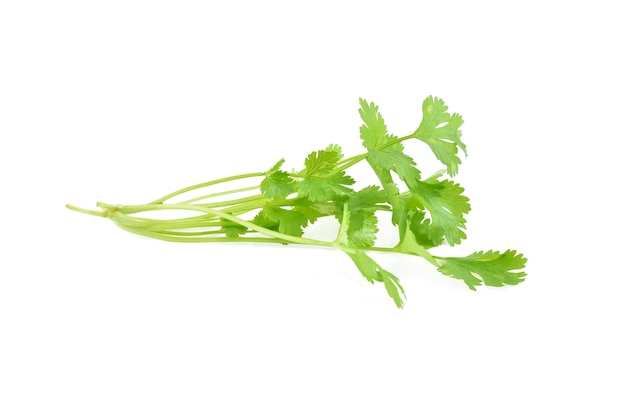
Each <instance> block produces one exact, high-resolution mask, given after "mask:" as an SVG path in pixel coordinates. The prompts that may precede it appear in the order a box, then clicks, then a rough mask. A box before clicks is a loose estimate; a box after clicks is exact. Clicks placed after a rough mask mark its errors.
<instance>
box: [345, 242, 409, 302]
mask: <svg viewBox="0 0 626 418" xmlns="http://www.w3.org/2000/svg"><path fill="white" fill-rule="evenodd" d="M344 252H345V253H346V254H348V256H349V257H350V258H351V259H352V261H353V262H354V264H355V265H356V267H357V268H358V269H359V271H360V272H361V274H362V275H363V277H365V278H366V279H367V281H368V282H370V283H374V282H382V283H384V285H385V289H387V293H388V294H389V296H390V297H391V298H392V299H393V301H394V303H395V304H396V306H397V307H398V308H402V307H404V300H403V299H406V295H405V293H404V289H403V288H402V285H400V280H399V279H398V278H397V277H396V276H394V275H393V274H392V273H390V272H388V271H387V270H385V269H383V268H382V267H381V266H379V265H378V264H377V263H376V262H375V261H374V260H372V259H371V258H370V257H369V256H368V255H367V254H365V252H364V251H360V250H352V251H344Z"/></svg>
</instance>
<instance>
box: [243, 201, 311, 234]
mask: <svg viewBox="0 0 626 418" xmlns="http://www.w3.org/2000/svg"><path fill="white" fill-rule="evenodd" d="M268 221H269V222H268ZM255 223H256V224H257V225H259V226H263V227H265V228H267V229H272V230H275V231H278V232H280V233H282V234H287V235H292V236H294V237H301V236H302V228H304V227H305V226H306V225H307V224H308V220H307V218H306V216H304V215H303V214H302V213H300V212H297V211H294V210H287V209H283V208H280V207H276V206H271V205H265V206H264V207H263V210H262V211H261V212H259V214H257V216H256V217H255Z"/></svg>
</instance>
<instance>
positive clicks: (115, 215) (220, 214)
mask: <svg viewBox="0 0 626 418" xmlns="http://www.w3.org/2000/svg"><path fill="white" fill-rule="evenodd" d="M125 208H126V207H125V206H120V207H118V208H117V211H115V212H112V213H111V215H110V216H111V219H113V220H116V219H117V218H118V217H119V216H120V215H123V214H124V213H122V211H123V210H124V209H125ZM132 208H133V209H132V210H133V211H137V212H147V211H151V210H169V209H183V210H194V211H198V212H205V213H208V214H212V215H215V216H217V217H220V218H222V219H226V220H229V221H231V222H234V223H236V224H239V225H241V226H245V227H247V228H248V229H251V230H253V231H256V232H258V233H261V234H263V235H268V236H270V237H273V238H277V239H280V240H283V241H287V242H292V243H298V244H305V245H317V246H320V247H332V246H333V243H332V242H328V241H320V240H315V239H311V238H302V237H294V236H292V235H289V234H283V233H281V232H277V231H272V230H271V229H267V228H263V227H262V226H259V225H257V224H255V223H253V222H250V221H246V220H243V219H240V218H238V217H237V216H234V215H232V214H230V213H228V212H224V211H223V210H217V209H213V208H208V207H205V206H203V205H185V204H180V203H179V204H175V203H174V204H148V205H136V206H132Z"/></svg>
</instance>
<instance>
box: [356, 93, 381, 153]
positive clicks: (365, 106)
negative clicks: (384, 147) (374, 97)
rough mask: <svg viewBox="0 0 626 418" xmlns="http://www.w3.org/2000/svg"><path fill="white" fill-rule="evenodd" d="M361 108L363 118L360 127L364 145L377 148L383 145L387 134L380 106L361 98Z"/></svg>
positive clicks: (360, 113) (368, 147)
mask: <svg viewBox="0 0 626 418" xmlns="http://www.w3.org/2000/svg"><path fill="white" fill-rule="evenodd" d="M359 104H360V105H361V108H360V109H359V115H361V119H362V120H363V125H362V126H361V128H360V131H361V139H362V140H363V146H364V147H365V148H367V149H372V148H376V147H378V146H379V145H381V144H382V143H383V141H384V139H385V136H386V135H387V126H386V125H385V120H384V119H383V117H382V115H381V114H380V113H379V112H378V106H376V105H375V104H374V103H368V102H367V101H366V100H365V99H359Z"/></svg>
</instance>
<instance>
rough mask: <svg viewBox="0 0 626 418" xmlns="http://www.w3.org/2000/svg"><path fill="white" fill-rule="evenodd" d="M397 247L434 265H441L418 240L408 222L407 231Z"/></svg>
mask: <svg viewBox="0 0 626 418" xmlns="http://www.w3.org/2000/svg"><path fill="white" fill-rule="evenodd" d="M395 248H396V249H398V250H399V251H400V252H402V253H405V254H413V255H417V256H420V257H422V258H424V259H425V260H427V261H428V262H429V263H431V264H432V265H434V266H437V267H439V263H437V261H436V260H435V259H434V257H433V256H432V255H431V254H430V253H429V252H428V250H427V249H426V248H425V247H424V246H422V245H421V244H420V243H419V242H418V241H417V239H416V237H415V235H414V234H413V231H412V230H411V228H410V225H409V224H408V223H407V225H406V231H405V232H404V234H403V235H402V239H401V240H400V242H399V243H398V245H397V246H396V247H395Z"/></svg>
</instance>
